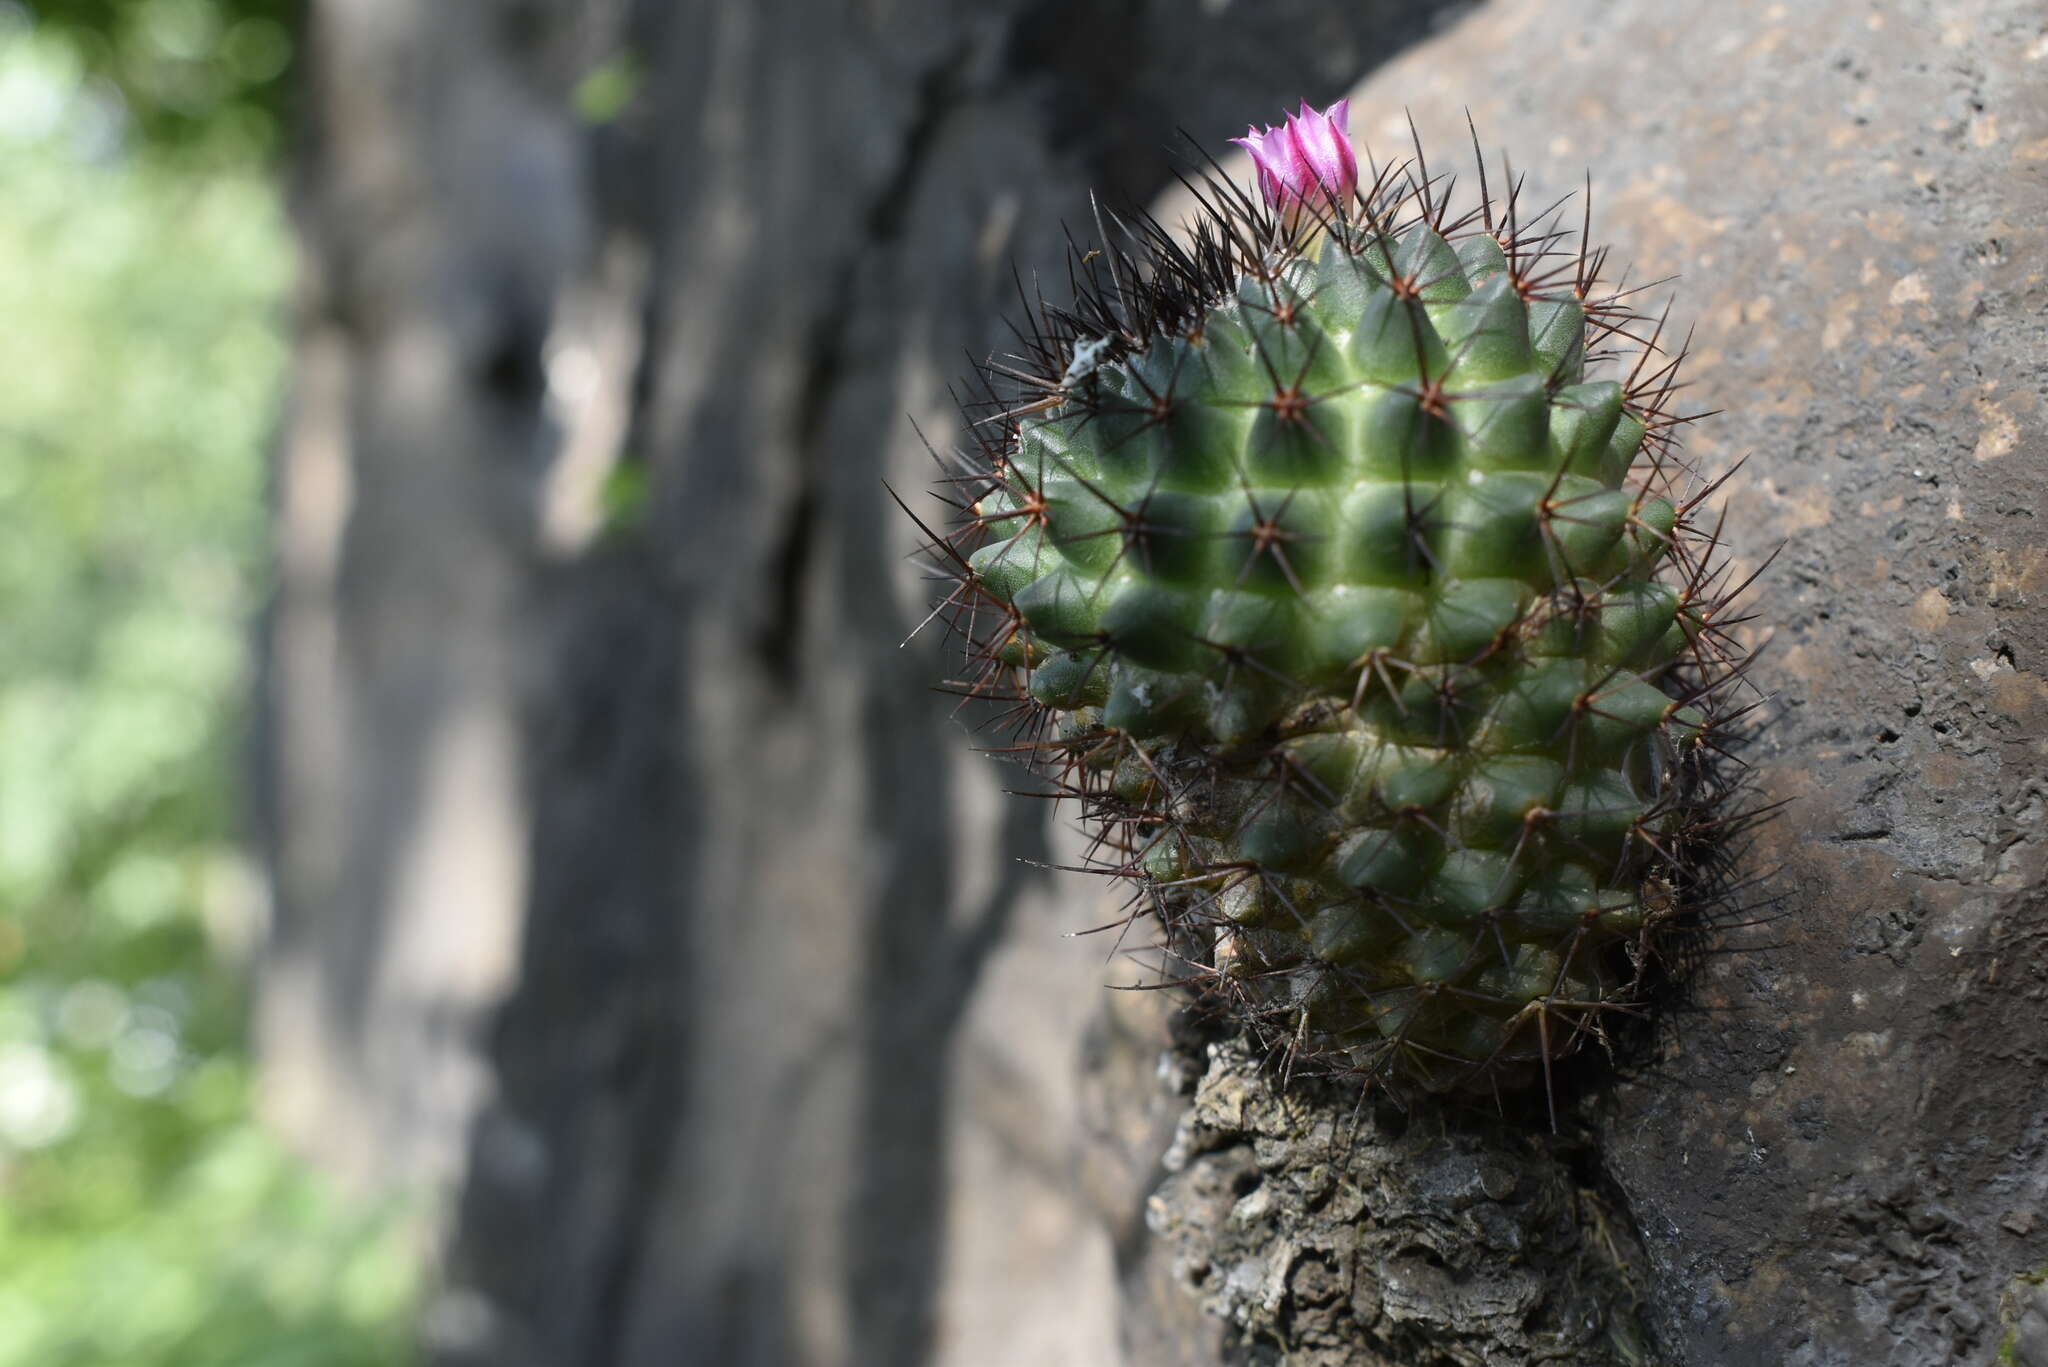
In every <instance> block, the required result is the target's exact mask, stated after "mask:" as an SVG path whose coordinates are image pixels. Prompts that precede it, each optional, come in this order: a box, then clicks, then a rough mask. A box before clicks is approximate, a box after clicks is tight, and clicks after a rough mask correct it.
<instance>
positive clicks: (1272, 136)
mask: <svg viewBox="0 0 2048 1367" xmlns="http://www.w3.org/2000/svg"><path fill="white" fill-rule="evenodd" d="M1350 121H1351V101H1350V100H1348V99H1346V100H1339V101H1337V103H1335V104H1333V105H1331V106H1330V107H1329V108H1328V109H1325V110H1324V111H1323V112H1322V113H1320V114H1318V113H1317V112H1316V111H1315V110H1313V109H1310V108H1309V107H1308V105H1307V104H1306V103H1305V102H1304V103H1303V105H1302V106H1301V112H1300V113H1299V114H1289V115H1288V116H1287V122H1286V123H1285V124H1284V125H1282V126H1281V127H1279V128H1267V129H1265V130H1263V131H1261V130H1259V129H1257V128H1247V129H1246V130H1245V133H1244V136H1243V137H1241V138H1232V139H1231V141H1232V142H1234V143H1236V144H1237V145H1238V146H1239V147H1242V148H1244V150H1245V151H1247V152H1249V153H1251V155H1252V162H1253V164H1254V165H1255V166H1257V168H1258V173H1259V190H1260V192H1261V193H1263V194H1264V195H1265V197H1266V203H1267V204H1269V205H1271V206H1272V207H1273V208H1275V209H1281V210H1286V209H1292V208H1296V207H1297V206H1300V205H1302V204H1313V203H1314V202H1315V201H1316V200H1323V201H1325V202H1328V203H1333V204H1343V203H1344V202H1346V201H1348V200H1349V199H1350V198H1351V196H1352V194H1353V193H1354V192H1355V191H1356V190H1357V189H1358V154H1357V153H1356V152H1354V151H1353V150H1352V148H1351V132H1350V128H1349V124H1350Z"/></svg>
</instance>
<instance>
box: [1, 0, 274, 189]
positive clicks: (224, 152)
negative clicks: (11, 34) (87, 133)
mask: <svg viewBox="0 0 2048 1367" xmlns="http://www.w3.org/2000/svg"><path fill="white" fill-rule="evenodd" d="M20 4H21V6H22V7H20V8H17V5H16V3H15V0H0V31H4V29H5V28H7V27H10V26H11V27H20V25H21V24H22V22H23V21H24V19H27V20H32V21H33V23H34V25H35V28H36V30H37V32H38V33H39V34H40V36H41V39H42V42H43V44H44V46H45V49H46V50H47V51H52V52H61V53H62V54H63V60H65V61H67V62H69V63H71V64H74V65H75V68H76V70H77V71H78V73H79V74H80V75H82V76H83V77H85V78H86V79H87V82H88V85H87V87H86V92H87V95H88V101H87V103H86V104H85V105H83V106H82V108H81V109H80V110H79V111H78V113H79V114H81V115H82V116H83V117H84V118H85V119H86V120H87V121H88V123H89V124H90V125H91V126H92V127H93V128H94V129H95V130H96V132H95V136H101V135H104V134H105V133H107V132H115V133H117V134H118V133H122V132H125V131H128V130H130V129H132V130H133V131H134V132H136V133H139V134H140V135H141V140H142V141H145V142H147V143H149V144H151V145H153V146H156V147H159V148H163V149H169V148H177V149H180V150H191V149H194V148H200V149H204V150H206V151H209V152H211V153H214V154H215V155H217V156H219V157H221V158H224V159H226V160H230V161H233V160H237V159H246V158H248V157H249V156H251V155H258V156H260V155H263V154H265V153H267V152H270V151H272V150H274V148H275V147H276V144H277V141H278V132H279V122H280V115H281V114H282V112H283V109H284V105H285V100H286V96H287V94H288V91H289V85H288V77H289V74H290V70H291V65H292V54H293V48H294V35H295V30H296V28H297V25H298V23H299V15H300V11H301V8H302V4H301V0H20ZM10 17H11V18H12V24H11V25H10V24H9V22H8V21H9V20H10Z"/></svg>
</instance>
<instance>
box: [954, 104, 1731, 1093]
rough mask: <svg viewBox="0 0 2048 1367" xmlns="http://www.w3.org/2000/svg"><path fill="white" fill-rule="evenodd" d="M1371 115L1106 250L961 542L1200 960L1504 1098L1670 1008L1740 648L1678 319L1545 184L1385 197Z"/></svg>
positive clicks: (1248, 1015)
mask: <svg viewBox="0 0 2048 1367" xmlns="http://www.w3.org/2000/svg"><path fill="white" fill-rule="evenodd" d="M1345 113H1346V109H1345V107H1344V106H1343V105H1338V106H1335V107H1333V108H1332V109H1331V110H1329V111H1328V112H1327V113H1326V114H1316V113H1314V112H1313V111H1310V110H1308V109H1306V108H1304V109H1303V111H1302V113H1301V115H1299V116H1296V117H1295V118H1292V119H1290V120H1289V121H1288V123H1287V125H1286V126H1285V127H1283V128H1281V129H1278V130H1274V129H1268V130H1265V132H1263V133H1260V132H1257V131H1254V132H1253V133H1252V134H1251V135H1250V136H1249V137H1248V138H1247V139H1244V140H1241V141H1243V142H1244V143H1245V145H1246V146H1247V147H1248V148H1250V150H1251V151H1252V153H1253V155H1254V159H1255V162H1256V164H1257V168H1258V173H1259V182H1260V184H1259V189H1260V192H1261V193H1260V194H1259V195H1258V196H1257V197H1254V195H1253V194H1252V193H1250V192H1248V191H1245V190H1242V189H1239V188H1237V187H1235V186H1233V185H1232V184H1230V183H1229V182H1228V181H1226V180H1224V179H1223V178H1222V177H1221V176H1220V173H1216V174H1212V175H1210V176H1209V177H1208V178H1207V180H1206V191H1205V194H1204V196H1203V198H1204V201H1205V202H1204V207H1203V212H1202V214H1201V216H1200V218H1199V219H1198V220H1197V221H1196V222H1195V223H1194V224H1193V225H1192V230H1191V231H1190V232H1188V233H1187V234H1185V235H1174V234H1170V233H1168V232H1166V231H1165V230H1164V229H1162V228H1161V227H1160V226H1159V225H1157V224H1155V223H1153V222H1151V221H1150V220H1137V221H1136V222H1135V223H1125V224H1122V225H1121V227H1122V231H1123V233H1124V235H1125V237H1124V241H1123V242H1122V244H1121V245H1115V244H1112V245H1108V246H1105V247H1103V248H1101V249H1099V250H1098V251H1097V252H1095V253H1094V254H1090V255H1085V256H1083V257H1081V258H1079V260H1078V267H1077V273H1078V274H1079V276H1080V277H1081V278H1082V280H1083V281H1084V287H1083V289H1082V291H1081V295H1080V298H1079V299H1077V300H1076V302H1075V303H1074V304H1073V305H1071V306H1069V307H1065V308H1054V307H1049V306H1041V307H1040V308H1039V309H1038V310H1037V311H1036V316H1035V317H1034V318H1033V319H1032V327H1031V328H1030V329H1029V331H1028V340H1027V344H1026V346H1025V349H1024V353H1023V354H1021V355H1020V356H1016V357H1010V358H1002V359H998V360H995V361H992V362H991V363H990V364H989V366H988V367H987V371H986V374H987V376H988V377H989V378H990V380H991V382H992V386H991V390H990V393H989V395H988V399H989V401H988V403H987V404H985V405H983V406H982V407H981V408H979V409H977V410H976V411H975V412H974V414H973V416H974V419H975V422H976V425H977V426H976V430H978V431H980V432H982V433H984V434H985V437H984V440H983V442H982V446H981V451H980V457H981V459H980V460H979V461H978V462H977V464H976V468H975V469H974V471H973V472H972V473H971V474H970V475H969V476H967V477H966V479H965V480H964V481H963V482H964V484H965V485H966V492H967V495H968V497H967V498H965V499H963V500H961V502H962V503H963V504H965V505H968V506H966V508H965V514H964V517H963V519H962V523H961V525H960V527H959V528H958V529H957V530H956V531H954V532H953V533H952V534H950V535H948V536H946V537H944V538H941V539H940V540H939V541H938V543H937V544H936V548H937V549H938V550H939V552H940V553H941V556H942V558H943V559H944V560H945V561H946V562H947V563H948V564H949V565H950V566H951V569H952V571H953V573H954V575H955V577H956V579H957V580H958V583H957V585H956V589H955V592H954V593H953V595H952V599H951V604H952V606H953V607H954V608H955V609H956V619H957V620H958V621H959V622H961V623H962V624H963V625H965V626H967V627H968V628H969V630H968V634H969V637H970V639H971V640H972V641H973V642H974V645H973V647H972V651H971V657H972V659H973V660H974V662H975V664H976V670H975V672H974V675H973V677H972V678H971V679H970V680H968V683H969V686H970V688H971V690H972V691H973V692H975V693H977V694H979V695H982V696H987V697H993V698H998V699H1003V700H1007V701H1008V702H1010V703H1012V704H1013V706H1014V709H1015V710H1014V711H1013V714H1012V715H1013V719H1016V720H1018V721H1019V723H1020V735H1021V738H1020V740H1019V741H1018V748H1021V749H1022V750H1023V751H1025V752H1026V753H1027V754H1028V755H1029V756H1030V757H1031V758H1033V759H1034V760H1036V761H1038V762H1039V763H1040V764H1041V765H1042V766H1043V767H1044V768H1045V770H1046V771H1047V772H1049V773H1051V774H1053V775H1054V776H1055V777H1056V779H1057V780H1058V782H1059V783H1060V785H1061V787H1062V788H1063V789H1064V790H1065V791H1067V792H1069V793H1072V794H1074V795H1076V796H1077V797H1078V798H1079V799H1080V800H1081V802H1082V804H1083V808H1084V812H1085V815H1086V817H1087V818H1088V820H1089V821H1090V822H1091V823H1092V825H1093V828H1094V830H1095V833H1096V836H1097V846H1096V854H1097V859H1098V861H1099V862H1100V863H1101V864H1102V865H1103V866H1104V867H1105V868H1107V869H1108V870H1110V871H1111V872H1113V873H1115V874H1118V875H1120V876H1122V877H1125V878H1128V879H1129V880H1131V881H1132V883H1133V884H1134V886H1135V887H1136V889H1137V891H1138V893H1139V896H1140V900H1141V903H1142V904H1143V905H1144V906H1145V907H1147V908H1149V909H1151V910H1154V911H1156V912H1158V913H1159V915H1160V916H1161V917H1162V919H1163V920H1164V922H1165V924H1166V926H1167V928H1168V931H1169V934H1168V936H1167V937H1166V943H1167V944H1168V946H1169V947H1170V949H1171V950H1172V952H1173V954H1174V956H1175V957H1176V959H1177V960H1178V962H1179V963H1180V964H1182V965H1185V966H1186V967H1187V969H1188V970H1189V971H1188V972H1186V973H1184V974H1182V975H1181V976H1185V977H1189V978H1193V979H1197V980H1200V981H1201V982H1203V983H1205V984H1206V985H1207V987H1208V988H1209V989H1210V990H1211V992H1212V994H1213V995H1214V996H1216V997H1217V998H1218V999H1220V1000H1223V1001H1226V1002H1228V1003H1230V1004H1231V1005H1232V1006H1233V1007H1235V1008H1236V1009H1237V1010H1238V1011H1239V1013H1240V1014H1241V1015H1242V1016H1243V1018H1244V1019H1245V1020H1246V1021H1247V1022H1248V1023H1249V1024H1251V1025H1252V1026H1253V1027H1254V1028H1255V1029H1256V1030H1257V1031H1258V1032H1259V1033H1260V1034H1262V1035H1263V1036H1264V1037H1266V1038H1267V1039H1268V1040H1269V1041H1271V1042H1273V1043H1275V1044H1276V1045H1279V1046H1281V1047H1283V1048H1285V1049H1286V1050H1287V1051H1288V1052H1289V1054H1290V1056H1291V1057H1292V1058H1295V1059H1306V1060H1312V1061H1316V1062H1320V1063H1322V1064H1326V1065H1330V1066H1334V1067H1337V1068H1342V1069H1353V1070H1358V1071H1360V1072H1364V1073H1366V1074H1369V1075H1372V1076H1375V1077H1383V1078H1392V1079H1399V1080H1402V1081H1406V1082H1410V1083H1416V1084H1420V1085H1422V1086H1424V1087H1427V1088H1430V1089H1447V1088H1454V1087H1460V1086H1470V1085H1482V1086H1484V1085H1490V1086H1496V1087H1497V1086H1500V1085H1503V1084H1504V1083H1510V1084H1511V1083H1513V1082H1515V1081H1518V1080H1521V1079H1524V1078H1529V1077H1533V1076H1535V1075H1537V1073H1538V1072H1539V1071H1540V1070H1541V1069H1543V1068H1547V1066H1548V1063H1549V1061H1550V1060H1551V1059H1553V1058H1555V1057H1557V1056H1559V1055H1561V1054H1563V1053H1565V1052H1567V1051H1569V1050H1570V1049H1571V1048H1572V1047H1574V1046H1575V1045H1576V1044H1577V1043H1579V1042H1581V1041H1583V1040H1584V1039H1587V1038H1589V1037H1595V1036H1597V1035H1599V1033H1600V1027H1601V1020H1602V1017H1603V1015H1604V1013H1606V1012H1608V1011H1610V1010H1613V1009H1616V1008H1617V1007H1627V1006H1630V1005H1632V1004H1634V1003H1635V1002H1636V1001H1637V1000H1638V996H1639V980H1640V971H1641V968H1642V965H1643V964H1644V962H1645V961H1646V957H1647V955H1648V954H1649V952H1650V950H1651V948H1652V946H1653V942H1654V940H1655V937H1656V936H1657V935H1658V934H1659V932H1660V929H1661V928H1662V927H1663V926H1665V925H1666V924H1667V923H1669V922H1670V921H1671V920H1672V919H1673V918H1674V916H1675V915H1676V913H1677V909H1678V907H1679V906H1680V904H1681V902H1682V899H1683V895H1684V892H1685V889H1686V888H1687V886H1688V883H1689V880H1690V878H1691V876H1692V873H1691V863H1690V861H1691V851H1692V850H1693V849H1694V847H1696V846H1697V845H1699V844H1700V835H1701V832H1702V831H1703V830H1704V829H1705V828H1706V827H1707V826H1708V825H1709V824H1710V823H1711V822H1712V820H1713V817H1714V810H1713V808H1714V804H1715V803H1716V802H1717V800H1718V799H1719V797H1720V791H1721V789H1720V785H1719V783H1718V781H1717V779H1716V777H1715V772H1716V771H1715V766H1714V765H1713V764H1712V763H1710V762H1709V761H1710V759H1711V757H1712V756H1713V755H1714V753H1715V752H1716V750H1717V749H1718V748H1719V744H1718V742H1719V734H1720V732H1721V730H1722V729H1723V728H1724V727H1725V726H1726V719H1727V715H1728V712H1729V708H1728V707H1727V705H1726V704H1725V703H1724V701H1723V700H1724V698H1725V696H1726V694H1727V691H1728V685H1729V683H1730V681H1731V680H1732V678H1733V677H1734V676H1735V675H1736V674H1737V673H1738V672H1739V669H1740V666H1741V664H1742V655H1741V652H1740V650H1739V649H1738V648H1737V647H1736V646H1735V645H1734V644H1733V643H1732V641H1731V640H1730V638H1729V637H1728V635H1727V632H1726V623H1725V622H1724V621H1723V620H1722V618H1723V617H1724V616H1725V601H1724V600H1725V595H1724V594H1723V593H1722V592H1720V589H1721V587H1722V584H1721V570H1720V567H1719V565H1718V563H1717V562H1716V561H1715V558H1714V556H1713V555H1712V554H1711V552H1712V549H1713V544H1714V543H1713V539H1712V536H1711V534H1710V533H1709V532H1708V531H1706V530H1704V529H1702V528H1700V527H1698V526H1696V525H1695V521H1694V514H1695V513H1696V511H1697V510H1698V509H1699V507H1700V500H1701V496H1702V492H1703V491H1701V490H1699V489H1696V488H1695V489H1692V490H1690V491H1688V490H1685V489H1683V488H1681V487H1680V486H1681V484H1682V483H1683V482H1684V481H1686V480H1688V479H1689V478H1690V474H1689V471H1688V470H1687V468H1686V467H1685V466H1684V465H1683V463H1682V461H1681V459H1680V457H1679V454H1678V451H1677V446H1676V443H1675V440H1674V432H1675V431H1676V429H1677V428H1678V427H1679V426H1680V425H1681V424H1682V423H1683V422H1685V421H1687V419H1686V418H1684V417H1681V416H1679V415H1677V414H1675V413H1674V411H1673V409H1672V407H1671V397H1672V395H1673V393H1674V391H1675V389H1676V387H1677V382H1676V371H1677V364H1678V358H1677V357H1674V356H1671V355H1668V354H1666V352H1665V351H1664V349H1663V348H1662V347H1661V345H1660V342H1659V336H1658V325H1656V324H1655V323H1652V322H1650V321H1648V320H1646V319H1644V318H1643V317H1641V316H1640V315H1639V314H1638V313H1636V312H1635V311H1634V310H1633V309H1632V308H1630V306H1629V304H1628V302H1627V295H1628V293H1630V292H1628V291H1623V290H1617V289H1609V288H1607V287H1604V286H1603V285H1602V284H1601V282H1600V277H1601V274H1602V271H1601V267H1602V261H1603V256H1604V253H1602V252H1599V251H1595V250H1593V249H1592V248H1590V247H1589V246H1588V245H1587V244H1586V243H1585V242H1584V235H1583V232H1581V233H1578V234H1568V233H1566V232H1565V231H1562V230H1560V229H1559V228H1558V226H1557V223H1556V218H1555V216H1554V215H1548V216H1539V219H1540V222H1539V223H1538V224H1537V225H1536V226H1529V225H1527V224H1525V223H1524V222H1523V221H1522V220H1523V214H1522V208H1521V205H1520V202H1519V201H1520V195H1519V193H1518V190H1519V187H1518V186H1517V185H1515V184H1513V183H1509V184H1508V185H1507V186H1506V188H1505V190H1504V192H1503V195H1502V197H1501V198H1500V199H1498V200H1496V199H1495V198H1494V197H1493V196H1492V195H1490V194H1489V193H1487V188H1488V187H1485V186H1484V182H1483V181H1482V190H1481V194H1480V196H1479V201H1480V202H1479V203H1478V204H1477V205H1476V206H1475V207H1473V208H1471V209H1470V210H1469V211H1466V212H1463V213H1460V214H1458V215H1456V216H1454V215H1453V213H1452V210H1451V207H1450V204H1451V201H1452V195H1451V194H1450V192H1449V188H1448V186H1447V184H1446V182H1445V181H1443V180H1442V179H1439V178H1435V177H1432V176H1431V174H1430V173H1429V171H1428V169H1427V166H1426V163H1425V161H1424V160H1423V158H1422V155H1421V153H1420V149H1419V148H1418V149H1417V151H1416V153H1415V154H1414V155H1413V156H1412V157H1410V158H1408V159H1404V160H1401V161H1398V162H1396V163H1393V164H1391V165H1388V166H1386V167H1384V168H1377V169H1376V170H1375V173H1374V174H1373V175H1371V177H1370V178H1369V179H1367V180H1366V181H1365V183H1363V184H1361V183H1360V181H1359V176H1358V173H1357V165H1356V161H1355V159H1354V153H1353V151H1352V148H1351V145H1350V142H1349V140H1348V138H1346V136H1345V133H1344V116H1345ZM1574 237H1576V238H1577V240H1576V241H1574V240H1573V238H1574ZM1681 354H1682V350H1681Z"/></svg>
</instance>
